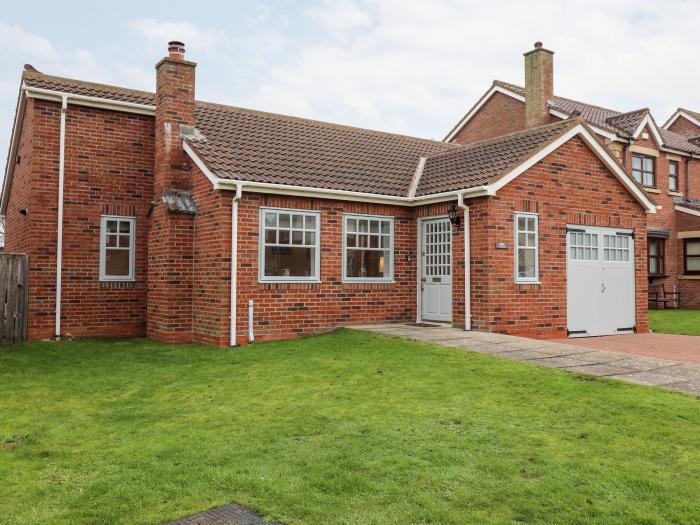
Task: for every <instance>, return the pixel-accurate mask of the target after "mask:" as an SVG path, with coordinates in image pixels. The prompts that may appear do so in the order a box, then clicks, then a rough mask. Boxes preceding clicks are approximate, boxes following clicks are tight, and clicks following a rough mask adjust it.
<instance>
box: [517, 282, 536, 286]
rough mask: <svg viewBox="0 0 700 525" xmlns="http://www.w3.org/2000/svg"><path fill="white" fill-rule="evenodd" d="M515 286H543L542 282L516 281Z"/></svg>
mask: <svg viewBox="0 0 700 525" xmlns="http://www.w3.org/2000/svg"><path fill="white" fill-rule="evenodd" d="M515 284H517V285H518V286H522V285H528V284H534V285H538V284H542V281H515Z"/></svg>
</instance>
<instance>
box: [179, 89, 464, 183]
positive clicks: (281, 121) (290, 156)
mask: <svg viewBox="0 0 700 525" xmlns="http://www.w3.org/2000/svg"><path fill="white" fill-rule="evenodd" d="M196 122H197V128H198V130H199V131H200V132H201V133H202V134H203V135H204V137H205V138H204V140H188V144H189V145H190V146H191V147H192V148H193V149H194V150H195V151H196V152H197V154H198V155H199V156H200V158H202V160H203V161H204V162H205V163H206V164H207V167H208V168H209V169H210V170H212V171H213V172H214V173H216V175H217V176H219V177H221V178H226V179H232V180H242V181H247V182H266V183H272V184H290V185H297V186H305V187H310V188H323V189H333V190H344V191H356V192H364V193H374V194H380V195H391V196H407V195H408V191H409V186H410V183H411V180H412V178H413V175H414V173H415V171H416V167H417V166H418V161H419V159H420V157H422V156H423V157H428V156H431V155H435V154H437V153H442V152H445V151H450V150H454V149H461V148H463V147H464V146H460V145H455V144H445V143H444V142H437V141H432V140H425V139H419V138H414V137H408V136H404V135H395V134H392V133H383V132H379V131H370V130H366V129H359V128H353V127H349V126H340V125H336V124H329V123H325V122H318V121H315V120H308V119H302V118H296V117H288V116H284V115H277V114H274V113H265V112H262V111H253V110H250V109H242V108H237V107H232V106H222V105H218V104H211V103H205V102H198V103H197V106H196Z"/></svg>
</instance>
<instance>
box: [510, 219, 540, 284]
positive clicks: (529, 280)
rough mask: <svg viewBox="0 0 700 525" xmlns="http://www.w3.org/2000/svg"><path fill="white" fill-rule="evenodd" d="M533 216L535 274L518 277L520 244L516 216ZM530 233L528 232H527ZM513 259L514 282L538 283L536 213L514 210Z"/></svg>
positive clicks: (538, 260) (538, 234)
mask: <svg viewBox="0 0 700 525" xmlns="http://www.w3.org/2000/svg"><path fill="white" fill-rule="evenodd" d="M520 217H524V218H533V219H535V246H534V248H533V249H534V251H535V275H534V277H520V276H519V275H518V267H519V266H520V257H519V254H518V252H519V250H520V245H519V244H518V233H520V231H519V230H518V218H520ZM527 233H530V232H527ZM513 239H514V240H513V261H514V263H515V265H514V275H515V283H516V284H540V217H539V215H538V214H537V213H526V212H515V215H514V220H513ZM523 248H525V249H528V248H530V247H528V246H523Z"/></svg>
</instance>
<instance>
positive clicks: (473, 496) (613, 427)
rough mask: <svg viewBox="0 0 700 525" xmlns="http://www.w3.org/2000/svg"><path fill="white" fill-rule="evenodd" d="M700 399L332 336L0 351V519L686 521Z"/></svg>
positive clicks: (697, 474)
mask: <svg viewBox="0 0 700 525" xmlns="http://www.w3.org/2000/svg"><path fill="white" fill-rule="evenodd" d="M699 435H700V402H699V400H698V399H697V398H693V397H690V396H686V395H683V394H680V393H675V392H670V391H665V390H661V389H656V388H648V387H642V386H637V385H631V384H625V383H621V382H616V381H608V380H604V379H597V378H592V377H589V376H583V375H575V374H567V373H564V372H561V371H558V370H550V369H544V368H537V367H535V366H531V365H527V364H524V363H517V362H512V361H506V360H501V359H498V358H494V357H491V356H487V355H481V354H476V353H470V352H462V351H457V350H454V349H447V348H441V347H437V346H432V345H429V344H424V343H418V342H409V341H405V340H400V339H395V338H383V337H380V336H375V335H370V334H365V333H359V332H352V331H349V330H339V331H336V332H333V333H331V334H327V335H323V336H316V337H309V338H305V339H300V340H295V341H291V342H290V341H286V342H273V343H263V344H257V343H256V344H255V345H253V346H250V347H245V348H241V349H238V350H235V351H231V350H222V349H214V348H209V347H204V346H197V345H177V346H165V345H161V344H159V343H155V342H152V341H147V340H125V341H108V342H102V341H101V342H96V341H77V342H63V343H48V342H37V343H29V344H24V345H17V346H13V347H4V348H1V349H0V508H1V509H2V512H0V523H3V524H17V523H22V524H36V523H41V524H52V525H53V524H58V525H61V524H83V523H90V524H92V523H96V524H122V523H123V524H127V523H128V524H145V523H151V524H153V523H160V522H162V521H165V520H167V519H175V518H177V517H182V516H185V515H189V514H190V513H193V512H196V511H200V510H204V509H206V508H209V507H212V506H216V505H220V504H224V503H228V502H238V503H241V504H244V505H247V506H249V507H251V508H253V509H256V510H258V511H260V512H262V513H264V514H265V515H266V517H267V519H270V520H273V519H274V520H280V521H283V522H285V523H287V524H290V525H293V524H324V525H325V524H353V525H355V524H402V525H403V524H428V523H430V524H441V525H442V524H464V523H480V524H482V523H483V524H496V523H560V524H567V525H568V524H577V523H586V524H589V523H593V524H610V523H616V524H624V523H629V524H654V523H698V522H700V498H698V497H697V496H698V494H699V493H700V441H699V440H698V436H699Z"/></svg>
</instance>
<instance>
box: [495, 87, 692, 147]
mask: <svg viewBox="0 0 700 525" xmlns="http://www.w3.org/2000/svg"><path fill="white" fill-rule="evenodd" d="M493 84H494V85H496V86H500V87H502V88H504V89H507V90H509V91H511V92H513V93H515V94H517V95H520V96H521V97H524V96H525V88H523V87H522V86H517V85H515V84H510V83H508V82H503V81H501V80H494V82H493ZM550 104H551V107H552V108H553V109H557V110H560V111H563V112H564V113H566V114H568V115H570V116H572V115H574V114H575V113H578V114H580V115H581V116H582V117H583V118H584V119H586V122H588V123H589V124H591V125H593V126H596V127H598V128H601V129H603V130H606V131H610V132H612V133H620V131H622V132H623V133H624V134H629V132H628V131H624V130H622V129H620V128H618V127H616V126H615V125H614V124H611V121H612V122H616V118H621V119H622V120H627V125H629V123H630V122H631V121H632V120H634V118H635V117H636V116H637V115H636V114H637V113H638V112H641V111H648V110H647V109H646V108H645V109H643V110H635V111H630V112H628V113H620V112H619V111H614V110H612V109H607V108H603V107H600V106H594V105H592V104H586V103H585V102H579V101H576V100H571V99H568V98H564V97H558V96H555V97H554V98H553V99H552V100H551V101H550ZM683 111H687V110H683ZM687 112H688V113H690V114H693V112H692V111H687ZM696 114H697V113H696ZM625 115H629V116H630V117H629V120H628V119H627V118H626V117H625ZM697 115H698V118H699V119H700V114H697ZM642 118H643V117H642ZM639 122H641V119H640V120H639ZM637 125H639V124H637ZM633 131H634V130H633ZM659 133H660V134H661V138H662V139H663V141H664V145H665V146H668V147H669V148H672V149H677V150H680V151H686V152H690V153H700V148H698V146H695V145H694V144H692V143H691V142H689V141H688V138H687V137H684V136H683V135H680V134H678V133H674V132H673V131H668V130H665V129H663V128H659Z"/></svg>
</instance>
